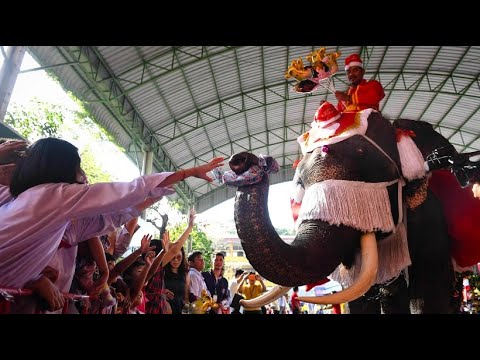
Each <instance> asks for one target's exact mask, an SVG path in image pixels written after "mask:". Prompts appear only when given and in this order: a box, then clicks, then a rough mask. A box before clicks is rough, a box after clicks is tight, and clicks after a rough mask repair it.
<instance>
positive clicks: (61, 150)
mask: <svg viewBox="0 0 480 360" xmlns="http://www.w3.org/2000/svg"><path fill="white" fill-rule="evenodd" d="M222 161H223V158H221V157H219V158H214V159H213V160H211V161H210V162H208V163H207V164H204V165H200V166H198V167H194V168H189V169H182V170H179V171H176V172H162V173H157V174H151V175H144V176H141V177H138V178H136V179H134V180H133V181H130V182H111V183H98V184H94V185H87V184H86V176H85V173H84V172H83V170H82V168H81V166H80V156H79V155H78V149H77V148H76V147H75V146H73V145H72V144H70V143H69V142H67V141H64V140H60V139H55V138H46V139H40V140H38V141H36V142H35V143H34V144H33V145H31V146H29V147H28V148H27V150H26V154H25V157H24V158H23V159H21V160H20V161H19V162H18V163H17V166H16V169H15V171H14V173H13V176H12V179H11V183H10V192H11V194H12V196H13V198H14V199H13V200H12V201H10V202H8V203H6V204H4V205H2V206H0V218H1V219H2V221H1V223H0V287H5V288H21V287H30V288H32V289H33V290H34V291H35V292H37V293H38V294H39V295H40V296H41V297H43V298H44V299H46V300H47V302H48V304H49V308H50V310H57V309H60V308H61V307H62V306H63V303H64V299H63V297H62V296H61V294H60V292H59V291H58V289H56V287H55V286H54V285H53V284H52V283H51V281H50V280H49V279H48V278H47V277H45V276H43V275H42V274H41V272H42V270H43V269H44V268H45V266H46V265H47V264H48V263H49V261H50V260H51V259H52V258H53V256H54V254H55V252H56V250H57V249H58V247H59V246H60V244H61V242H62V243H63V245H64V246H74V245H76V244H77V243H78V242H81V241H84V240H87V239H89V238H92V237H94V236H100V235H103V234H106V233H108V232H109V231H112V230H114V229H115V228H116V227H118V226H120V225H121V224H124V223H125V222H127V221H128V220H130V219H132V218H134V217H136V216H139V215H140V214H141V212H142V211H143V210H144V209H146V208H147V207H148V206H150V205H152V204H153V203H155V202H156V201H158V200H160V199H161V198H162V196H163V195H168V194H171V193H173V192H174V190H173V189H172V185H173V184H175V183H177V182H178V181H182V180H184V179H185V178H187V177H190V176H194V177H197V178H200V179H204V180H206V181H209V182H210V181H212V180H211V179H210V178H209V177H208V176H207V172H209V171H211V170H212V169H214V168H215V167H217V166H221V165H223V164H222Z"/></svg>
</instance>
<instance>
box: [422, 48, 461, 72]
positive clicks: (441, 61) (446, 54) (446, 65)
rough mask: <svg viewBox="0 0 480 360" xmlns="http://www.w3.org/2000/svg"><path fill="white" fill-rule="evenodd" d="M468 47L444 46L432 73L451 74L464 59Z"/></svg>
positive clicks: (435, 61)
mask: <svg viewBox="0 0 480 360" xmlns="http://www.w3.org/2000/svg"><path fill="white" fill-rule="evenodd" d="M466 50H467V47H466V46H442V48H441V50H440V52H439V53H438V54H437V56H436V57H435V60H434V62H433V64H432V67H431V68H430V71H433V72H437V71H438V72H440V73H451V72H452V71H453V70H454V69H455V68H456V66H457V64H458V62H459V61H460V60H461V59H462V57H463V55H464V53H465V51H466Z"/></svg>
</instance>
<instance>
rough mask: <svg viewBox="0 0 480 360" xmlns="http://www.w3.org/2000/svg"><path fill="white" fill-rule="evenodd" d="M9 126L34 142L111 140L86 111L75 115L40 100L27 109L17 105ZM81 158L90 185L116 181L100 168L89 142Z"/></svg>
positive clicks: (7, 117) (7, 119) (59, 106)
mask: <svg viewBox="0 0 480 360" xmlns="http://www.w3.org/2000/svg"><path fill="white" fill-rule="evenodd" d="M81 109H82V108H81ZM5 123H7V124H8V125H10V126H11V127H13V128H14V129H15V130H17V131H18V132H19V133H20V135H22V136H23V137H25V138H26V139H28V140H29V141H31V142H34V141H35V140H38V139H41V138H45V137H56V138H65V137H66V138H73V139H76V140H78V139H79V138H80V136H81V135H82V136H83V137H90V138H92V139H93V141H97V142H101V141H107V140H110V137H109V136H108V135H106V132H105V130H103V129H102V128H100V127H98V126H97V125H96V124H95V122H93V120H92V119H91V118H90V117H89V116H88V114H87V112H86V111H84V110H83V109H82V110H81V111H71V110H69V109H67V108H66V107H65V106H61V105H55V104H51V103H46V102H41V101H37V100H33V101H31V102H30V103H28V104H27V105H14V106H13V111H12V112H7V114H6V115H5ZM90 143H91V142H90ZM80 157H81V159H82V168H83V170H84V171H85V173H86V174H87V176H88V180H89V183H90V184H94V183H97V182H108V181H112V177H111V175H110V174H108V173H106V172H105V171H103V169H102V168H101V167H100V166H98V164H97V161H96V157H95V153H94V152H93V150H92V148H91V146H90V145H88V142H87V145H86V146H85V147H84V148H83V149H80Z"/></svg>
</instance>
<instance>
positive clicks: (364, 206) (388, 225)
mask: <svg viewBox="0 0 480 360" xmlns="http://www.w3.org/2000/svg"><path fill="white" fill-rule="evenodd" d="M398 181H399V180H394V181H391V182H381V183H366V182H362V181H347V180H325V181H322V182H320V183H316V184H314V185H312V186H310V187H309V188H308V189H307V190H306V191H305V194H304V196H303V202H302V206H301V209H300V215H299V218H298V220H297V222H296V224H297V225H299V224H301V223H302V221H303V220H309V219H320V220H322V221H326V222H328V223H329V224H331V225H345V226H349V227H352V228H354V229H357V230H360V231H362V232H373V231H382V232H385V233H388V232H392V234H390V235H389V236H388V237H386V238H385V239H382V240H380V241H377V247H378V272H377V278H376V280H375V283H377V284H381V283H385V282H386V281H388V280H390V279H392V278H394V277H397V276H398V274H399V273H400V272H401V270H403V269H404V268H405V267H407V266H409V265H411V259H410V254H409V251H408V242H407V236H406V229H405V225H404V223H403V217H402V215H401V214H402V213H403V211H402V210H403V209H399V210H400V211H399V213H400V221H399V224H398V225H397V226H395V224H394V222H393V217H392V211H391V208H390V200H389V197H388V192H387V186H390V185H392V184H394V183H397V182H398ZM402 185H403V183H402V182H401V183H400V184H399V200H400V201H399V206H400V207H401V206H402V205H401V204H402V201H401V199H402V197H401V196H402V194H401V188H402ZM361 261H362V259H361V255H360V252H358V253H357V255H356V257H355V262H354V264H353V266H352V267H351V268H350V269H347V268H345V267H344V266H343V265H342V264H340V265H339V266H338V267H337V269H336V270H335V271H334V272H333V273H332V274H331V275H330V276H329V277H330V278H331V279H333V280H335V281H338V282H339V283H341V284H342V285H343V286H345V287H348V286H350V285H351V284H352V283H353V282H354V280H355V279H356V277H357V276H358V274H359V272H360V267H361Z"/></svg>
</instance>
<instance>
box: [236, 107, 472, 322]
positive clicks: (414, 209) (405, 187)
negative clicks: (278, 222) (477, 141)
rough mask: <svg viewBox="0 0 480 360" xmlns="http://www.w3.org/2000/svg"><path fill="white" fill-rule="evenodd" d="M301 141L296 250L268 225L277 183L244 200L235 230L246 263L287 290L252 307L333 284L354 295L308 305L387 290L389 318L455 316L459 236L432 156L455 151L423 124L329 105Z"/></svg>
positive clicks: (260, 185) (249, 190)
mask: <svg viewBox="0 0 480 360" xmlns="http://www.w3.org/2000/svg"><path fill="white" fill-rule="evenodd" d="M298 141H299V143H300V146H301V148H302V153H303V154H304V156H303V158H302V160H301V161H300V163H299V164H298V166H297V168H296V173H295V176H294V184H295V186H296V188H297V191H296V193H295V194H294V196H293V198H294V200H295V201H296V202H297V203H298V204H301V206H300V208H299V210H300V211H299V214H298V220H297V235H296V238H295V240H294V241H293V242H292V243H291V244H290V245H288V244H286V243H284V242H283V241H282V240H281V239H280V238H279V237H278V235H277V234H276V232H275V230H274V228H273V226H272V224H271V222H270V219H269V216H268V206H267V200H268V186H269V184H268V174H265V176H264V177H263V179H262V180H261V181H259V182H257V183H255V184H253V185H245V186H240V187H239V188H238V190H237V195H236V201H235V222H236V227H237V232H238V235H239V238H240V240H241V242H242V246H243V248H244V250H245V253H246V256H247V258H248V259H249V261H250V263H251V264H252V265H253V267H254V268H255V269H256V270H257V271H258V272H259V273H260V274H261V275H262V276H264V277H265V278H267V279H268V280H270V281H272V282H274V283H276V284H279V285H281V286H279V287H277V288H275V289H274V290H272V291H269V292H267V293H266V294H264V295H262V296H261V297H259V298H257V299H255V300H249V301H242V305H243V306H244V307H245V308H248V307H249V306H259V304H260V305H262V304H263V303H268V302H271V301H272V299H274V298H277V297H278V296H280V295H281V294H282V293H284V292H286V291H288V290H289V288H291V287H293V286H298V285H304V284H308V283H313V282H316V281H318V280H320V279H323V278H325V277H326V276H331V277H333V278H334V279H336V280H338V281H340V282H341V283H342V285H344V286H346V289H345V290H344V291H342V292H338V293H336V294H332V295H327V296H324V297H313V298H309V297H302V298H300V301H304V302H313V303H318V304H330V303H342V302H350V301H352V300H355V299H361V298H362V297H363V295H364V294H365V293H367V292H368V291H369V289H371V287H372V285H374V284H377V286H379V287H380V288H382V291H379V292H378V294H379V296H383V299H382V301H381V306H382V310H383V311H384V312H388V313H406V312H410V311H413V312H424V313H448V312H452V306H451V300H452V294H453V288H454V284H455V276H454V271H453V266H452V261H451V248H450V236H449V234H448V227H447V223H446V221H445V215H444V213H443V212H442V204H441V202H440V200H439V198H438V197H437V196H436V195H435V194H434V193H433V192H432V191H431V190H430V189H429V179H430V172H426V169H425V168H424V161H425V159H426V157H427V156H428V154H430V153H431V152H432V151H433V150H434V149H437V148H440V147H445V146H449V145H450V144H449V143H448V141H447V140H446V139H445V138H444V137H443V136H441V135H440V134H439V133H437V132H435V131H434V130H433V127H432V126H431V125H430V124H428V123H425V122H422V121H411V120H405V119H399V120H396V121H394V123H393V124H392V123H390V121H389V120H387V119H385V118H383V116H382V115H381V114H380V113H379V112H377V111H375V110H373V109H371V108H368V109H364V110H360V111H358V112H356V113H354V114H350V115H348V114H347V113H342V114H339V113H338V112H337V111H336V109H335V108H334V107H333V105H331V104H329V103H324V104H322V105H321V107H320V109H319V111H318V112H317V114H316V119H315V120H314V122H313V123H312V129H311V130H310V131H309V132H308V133H306V134H304V135H302V136H300V137H299V139H298ZM400 144H403V145H402V146H400ZM452 151H453V152H455V153H456V151H455V149H453V150H452ZM233 160H235V159H233ZM477 203H478V202H477ZM478 205H479V206H480V203H478ZM407 234H408V236H406V235H407ZM474 235H475V234H474ZM476 237H477V238H478V237H479V234H478V232H477V234H476ZM479 240H480V239H479ZM476 256H477V258H480V257H479V256H478V254H477V255H476ZM405 269H408V271H404V270H405ZM370 291H371V290H370ZM370 299H371V297H370V296H369V297H366V298H364V301H370Z"/></svg>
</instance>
